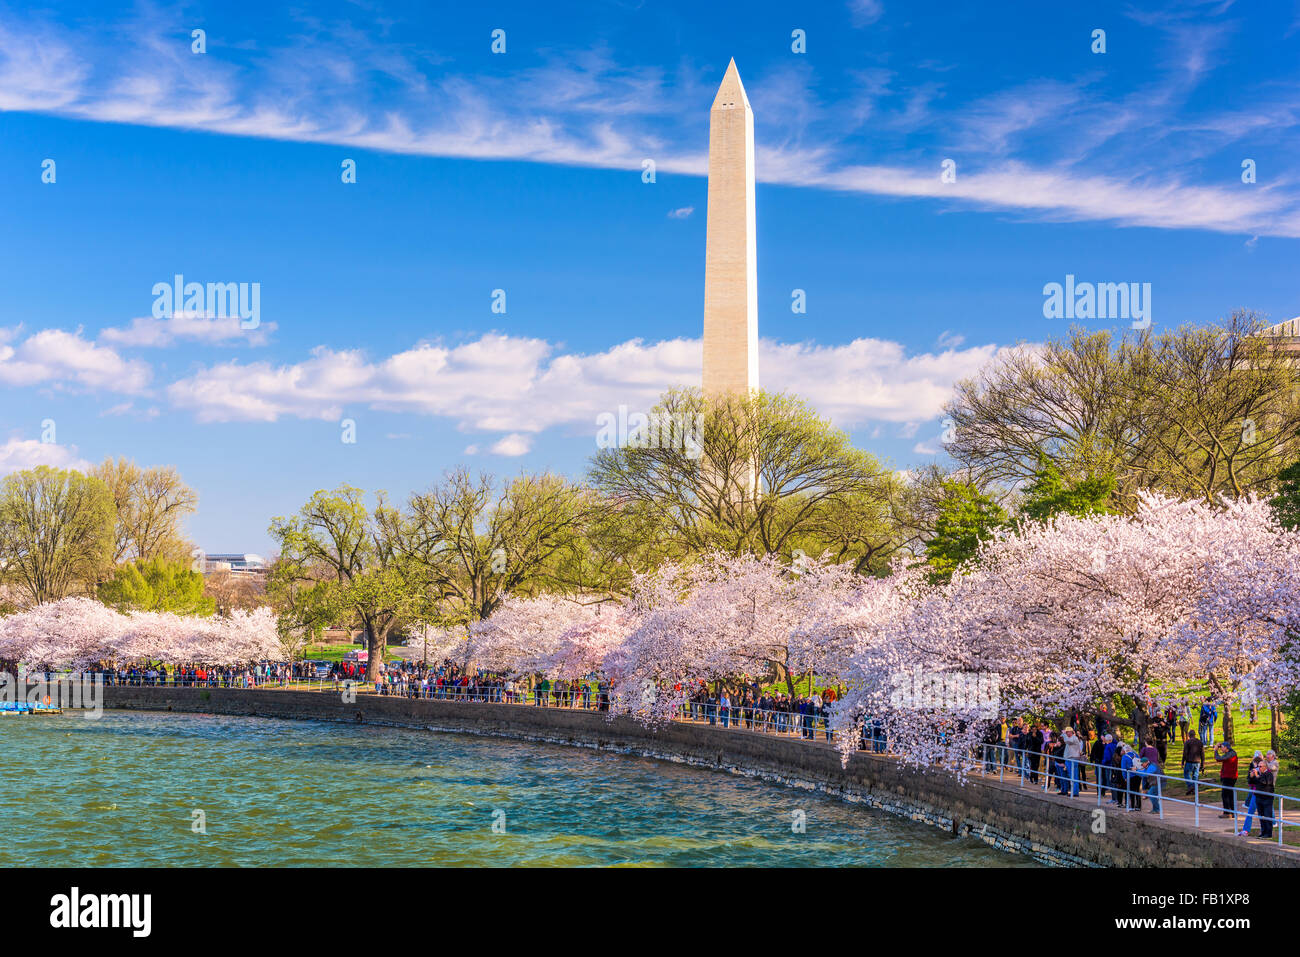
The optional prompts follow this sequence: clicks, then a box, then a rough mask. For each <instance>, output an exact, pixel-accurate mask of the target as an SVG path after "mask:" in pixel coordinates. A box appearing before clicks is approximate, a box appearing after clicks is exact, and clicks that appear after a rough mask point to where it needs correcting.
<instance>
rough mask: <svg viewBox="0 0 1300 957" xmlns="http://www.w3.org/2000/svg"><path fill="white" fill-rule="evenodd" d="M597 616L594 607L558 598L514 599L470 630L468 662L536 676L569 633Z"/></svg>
mask: <svg viewBox="0 0 1300 957" xmlns="http://www.w3.org/2000/svg"><path fill="white" fill-rule="evenodd" d="M594 616H595V609H594V607H592V606H589V605H582V604H579V603H578V602H575V601H572V600H570V599H567V598H562V597H558V596H555V595H540V596H538V597H536V598H521V597H519V596H511V597H509V598H507V599H505V600H504V601H502V602H501V604H500V606H498V608H497V609H496V611H494V612H493V613H492V614H491V615H490V616H488V617H487V618H485V619H483V620H481V621H477V622H474V624H472V625H471V626H470V630H469V641H468V642H467V645H466V652H467V658H468V661H469V662H472V663H473V664H475V665H477V666H478V667H480V668H487V669H490V670H493V671H502V672H510V673H513V674H521V675H522V674H535V673H537V672H540V671H542V670H543V669H544V667H545V664H546V662H547V661H548V660H549V659H550V658H551V656H552V655H554V654H555V653H556V651H557V650H558V648H559V645H560V636H561V635H562V634H564V632H565V630H566V629H568V628H570V627H571V626H573V625H575V624H579V623H581V622H585V621H587V620H588V619H590V618H592V617H594Z"/></svg>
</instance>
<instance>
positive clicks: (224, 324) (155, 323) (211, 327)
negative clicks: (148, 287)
mask: <svg viewBox="0 0 1300 957" xmlns="http://www.w3.org/2000/svg"><path fill="white" fill-rule="evenodd" d="M242 322H243V320H242V319H240V317H239V316H228V317H208V316H204V315H202V314H192V313H176V314H175V315H173V316H171V317H170V318H165V319H156V318H154V317H153V316H142V317H140V318H137V319H132V320H131V324H130V325H129V326H126V327H120V328H119V327H110V328H108V329H104V330H102V331H101V332H100V334H99V338H100V339H101V340H102V341H104V342H110V343H113V344H115V345H121V346H136V347H165V346H171V345H175V344H176V343H178V342H182V341H191V342H197V343H202V344H206V345H221V344H226V343H232V344H242V345H250V346H261V345H265V344H266V343H267V341H268V340H269V337H270V334H271V333H272V332H274V331H275V329H276V324H275V323H273V322H266V323H260V324H259V325H258V326H257V327H256V328H253V329H245V328H243V326H242Z"/></svg>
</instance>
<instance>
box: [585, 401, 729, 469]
mask: <svg viewBox="0 0 1300 957" xmlns="http://www.w3.org/2000/svg"><path fill="white" fill-rule="evenodd" d="M596 427H597V431H596V448H598V449H615V448H629V449H673V450H677V451H679V452H683V453H684V454H685V455H686V457H687V458H688V459H698V458H699V457H700V456H701V455H702V454H704V438H703V436H704V413H702V412H697V413H690V414H683V413H677V412H651V413H649V414H647V413H645V412H632V413H630V414H629V413H628V411H627V406H625V405H620V406H619V407H618V415H617V416H616V415H615V414H614V413H613V412H602V413H601V414H600V415H598V416H596Z"/></svg>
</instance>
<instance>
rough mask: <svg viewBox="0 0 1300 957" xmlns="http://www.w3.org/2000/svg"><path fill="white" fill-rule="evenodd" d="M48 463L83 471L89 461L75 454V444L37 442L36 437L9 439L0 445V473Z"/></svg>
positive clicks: (88, 465)
mask: <svg viewBox="0 0 1300 957" xmlns="http://www.w3.org/2000/svg"><path fill="white" fill-rule="evenodd" d="M38 465H49V466H53V467H54V468H60V469H77V470H79V471H85V470H86V469H88V468H90V463H89V462H87V461H86V460H85V459H83V458H81V457H80V456H78V455H77V450H76V447H75V446H66V445H58V444H56V443H54V442H39V441H37V440H36V439H10V440H9V441H8V442H5V443H4V444H3V445H0V475H8V474H9V473H11V472H20V471H22V470H23V469H32V468H36V466H38Z"/></svg>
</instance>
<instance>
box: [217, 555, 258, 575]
mask: <svg viewBox="0 0 1300 957" xmlns="http://www.w3.org/2000/svg"><path fill="white" fill-rule="evenodd" d="M213 572H232V573H234V574H236V575H264V574H266V559H265V558H263V557H262V556H261V555H252V554H249V553H246V552H240V553H238V554H209V555H205V556H204V558H203V574H205V575H211V574H212V573H213Z"/></svg>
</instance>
